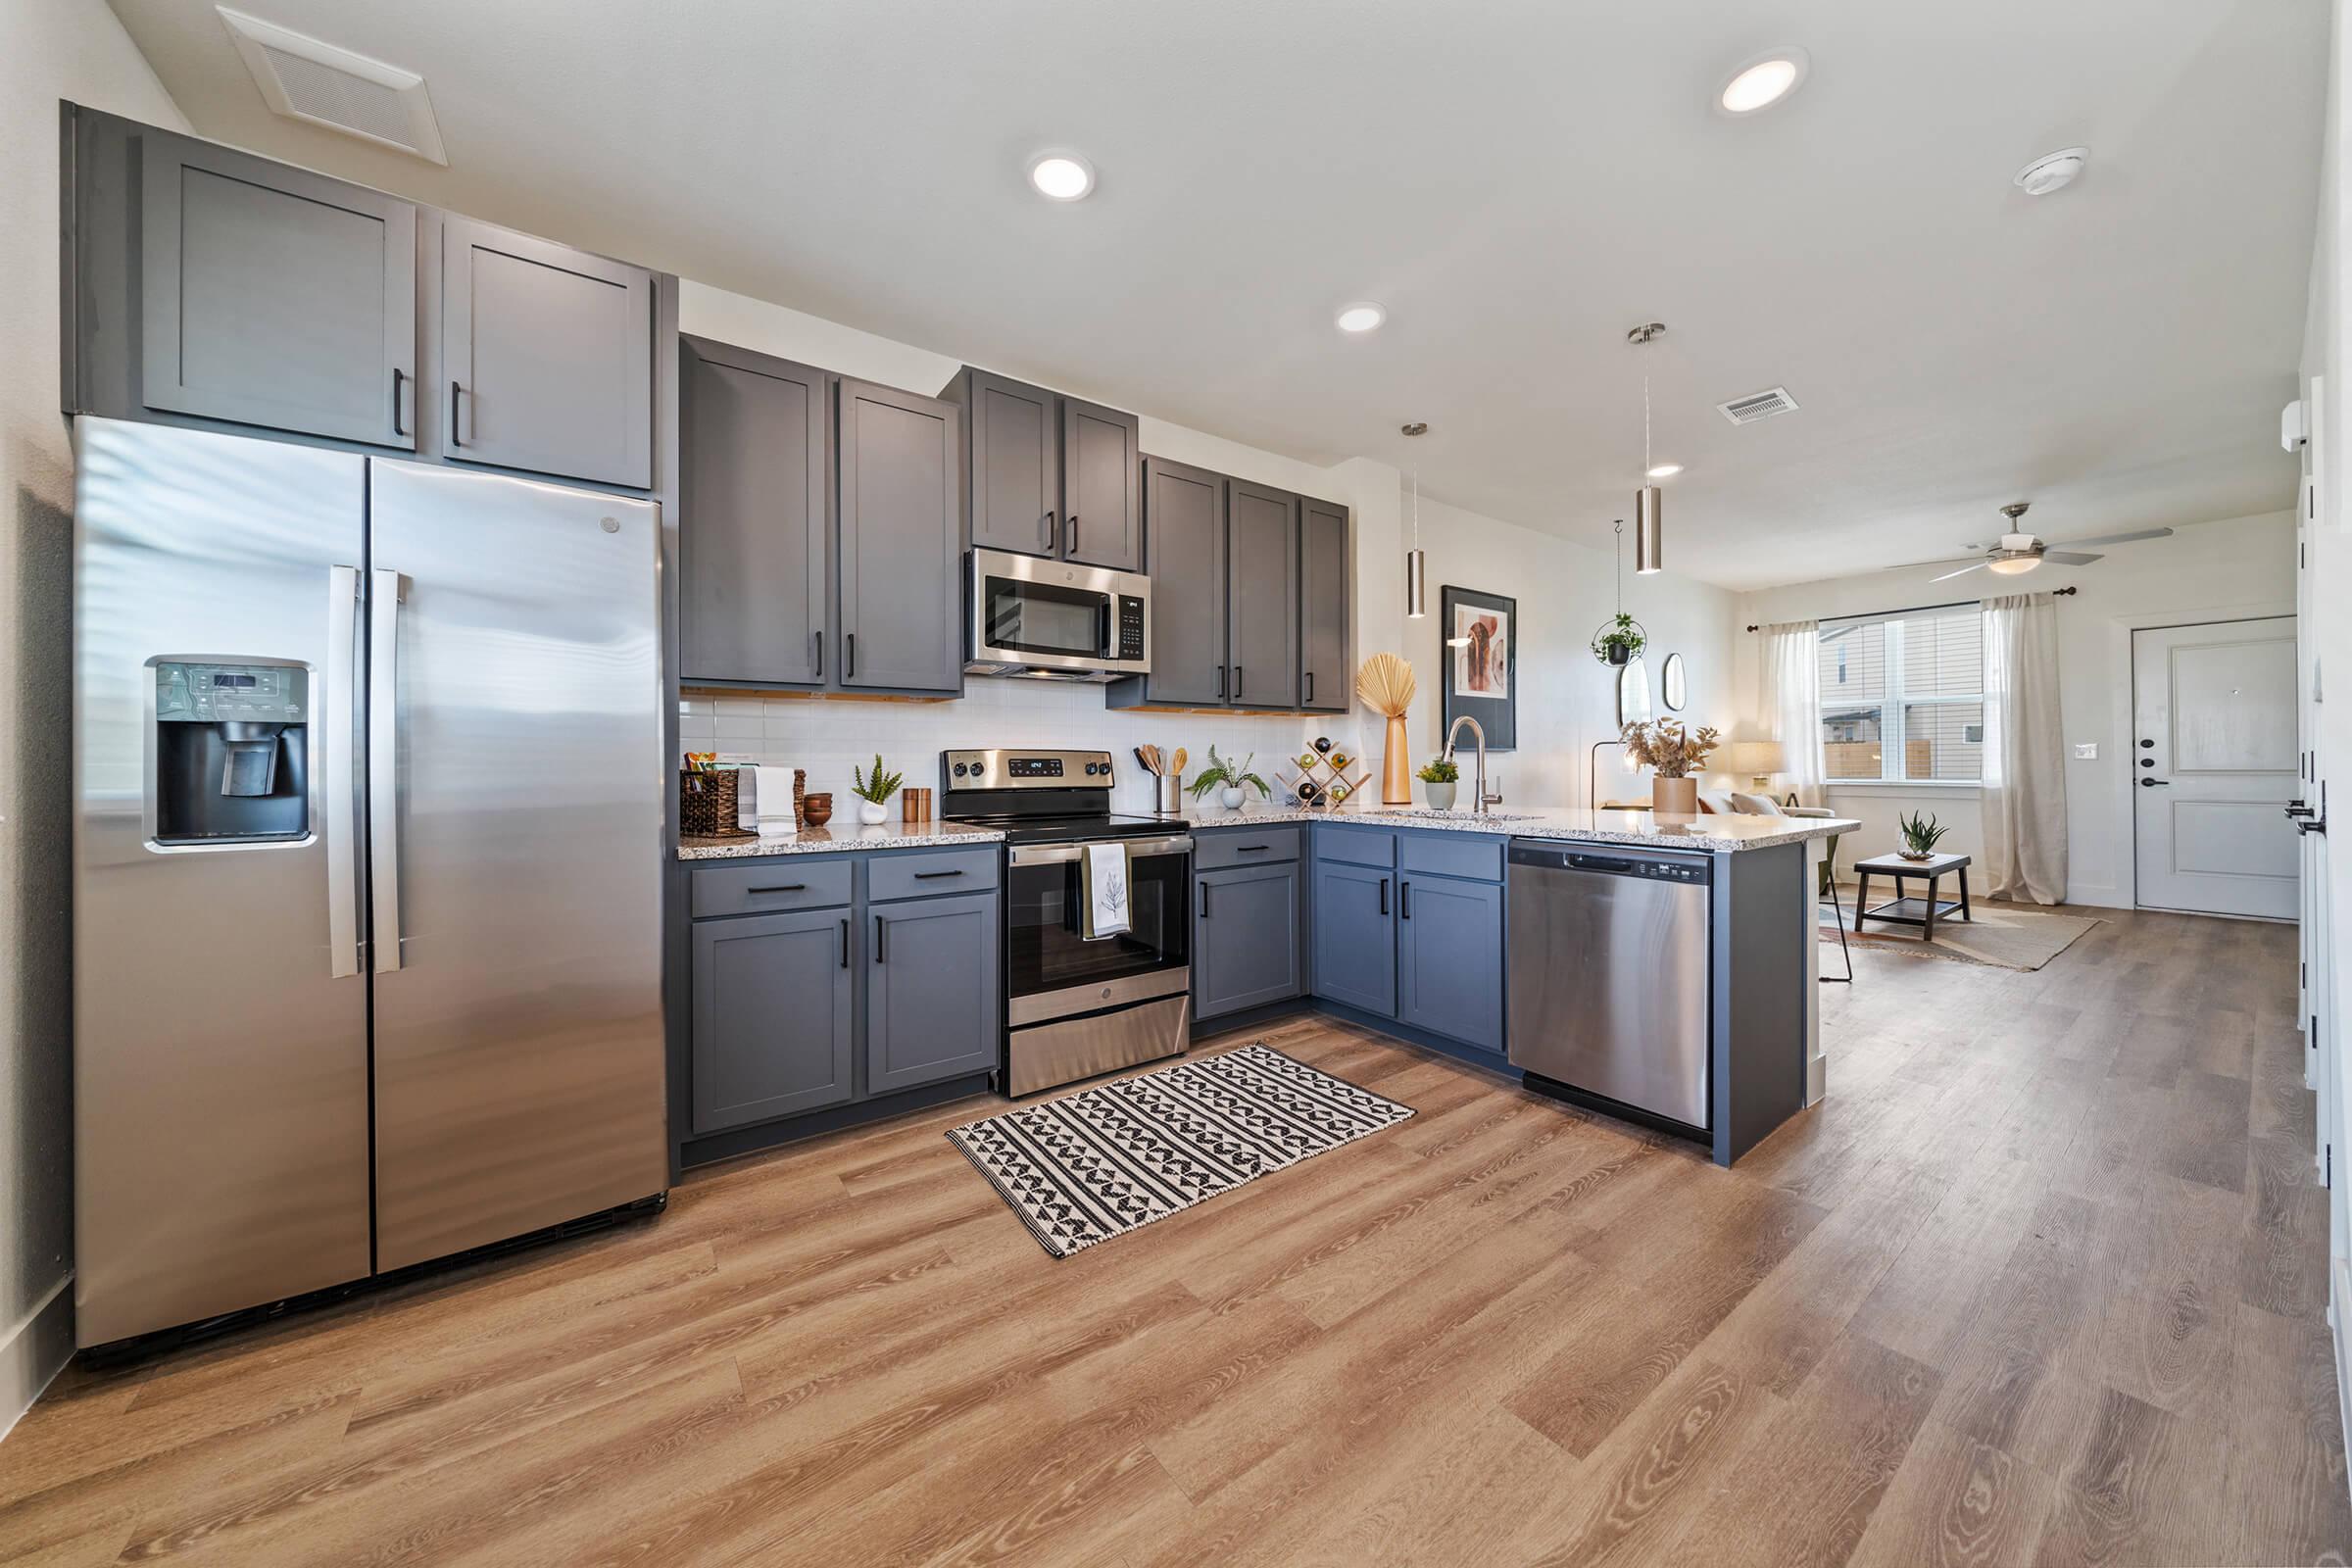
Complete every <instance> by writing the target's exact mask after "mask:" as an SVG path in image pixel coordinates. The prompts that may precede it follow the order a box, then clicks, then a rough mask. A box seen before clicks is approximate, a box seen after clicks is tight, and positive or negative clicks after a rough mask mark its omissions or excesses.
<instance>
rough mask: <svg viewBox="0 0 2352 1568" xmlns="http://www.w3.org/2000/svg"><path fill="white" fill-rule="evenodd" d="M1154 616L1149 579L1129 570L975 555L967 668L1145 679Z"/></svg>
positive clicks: (980, 552)
mask: <svg viewBox="0 0 2352 1568" xmlns="http://www.w3.org/2000/svg"><path fill="white" fill-rule="evenodd" d="M1150 611H1151V593H1150V588H1149V583H1148V579H1146V578H1143V577H1140V576H1137V575H1135V574H1133V573H1131V572H1122V571H1108V570H1105V569H1103V567H1100V566H1081V565H1077V564H1073V563H1069V562H1061V561H1047V560H1043V559H1041V558H1039V557H1036V556H1016V555H1012V554H1010V553H1009V552H1006V551H1003V550H975V551H973V552H972V557H971V626H972V646H971V651H970V658H969V663H970V664H971V665H972V666H973V667H975V668H978V669H980V670H982V671H983V672H996V671H1005V670H1013V669H1029V670H1043V671H1055V672H1063V673H1069V674H1077V675H1083V676H1088V677H1092V678H1096V679H1103V680H1107V679H1109V678H1111V677H1113V676H1116V675H1140V674H1143V673H1144V672H1145V671H1146V670H1148V669H1150V668H1151V661H1150V660H1149V659H1148V658H1147V657H1146V656H1145V650H1147V649H1148V648H1150V647H1151V642H1150V640H1149V630H1148V624H1147V622H1148V617H1149V615H1150Z"/></svg>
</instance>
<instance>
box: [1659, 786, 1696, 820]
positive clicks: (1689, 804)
mask: <svg viewBox="0 0 2352 1568" xmlns="http://www.w3.org/2000/svg"><path fill="white" fill-rule="evenodd" d="M1649 809H1651V810H1652V811H1654V812H1656V813H1657V814H1658V815H1660V816H1666V815H1680V816H1695V815H1697V814H1698V780H1696V779H1694V778H1690V777H1684V778H1653V779H1651V780H1650V781H1649Z"/></svg>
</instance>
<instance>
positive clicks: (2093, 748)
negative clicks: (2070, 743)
mask: <svg viewBox="0 0 2352 1568" xmlns="http://www.w3.org/2000/svg"><path fill="white" fill-rule="evenodd" d="M2075 760H2076V761H2078V762H2095V761H2097V760H2099V743H2098V742H2097V741H2077V742H2075Z"/></svg>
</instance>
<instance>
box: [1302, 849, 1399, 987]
mask: <svg viewBox="0 0 2352 1568" xmlns="http://www.w3.org/2000/svg"><path fill="white" fill-rule="evenodd" d="M1314 869H1315V898H1314V919H1313V927H1314V940H1315V995H1316V996H1319V997H1327V998H1329V999H1330V1000H1332V1001H1333V1002H1344V1003H1346V1004H1348V1005H1349V1006H1353V1007H1361V1008H1363V1009H1364V1011H1366V1012H1370V1013H1376V1014H1378V1015H1379V1016H1381V1017H1383V1018H1394V1017H1396V1016H1397V924H1396V920H1397V916H1396V913H1395V908H1394V904H1393V899H1392V895H1393V894H1394V893H1395V891H1396V880H1397V878H1396V873H1395V872H1393V871H1384V870H1382V869H1380V868H1379V867H1377V866H1369V865H1350V864H1348V863H1346V862H1344V861H1339V860H1322V859H1318V860H1316V861H1315V862H1314Z"/></svg>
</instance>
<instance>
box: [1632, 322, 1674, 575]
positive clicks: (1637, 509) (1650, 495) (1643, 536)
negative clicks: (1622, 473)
mask: <svg viewBox="0 0 2352 1568" xmlns="http://www.w3.org/2000/svg"><path fill="white" fill-rule="evenodd" d="M1665 335H1666V323H1665V322H1664V321H1651V322H1648V323H1646V324H1645V325H1642V326H1637V327H1635V328H1633V329H1632V330H1630V331H1628V332H1627V333H1626V334H1625V340H1626V341H1627V342H1628V343H1631V344H1633V345H1634V347H1636V348H1643V347H1646V346H1647V345H1648V344H1650V343H1651V342H1653V341H1655V340H1656V339H1658V338H1661V337H1664V336H1665ZM1655 466H1656V465H1655V464H1654V463H1652V462H1651V461H1650V451H1649V371H1648V370H1647V369H1644V370H1642V476H1643V481H1644V482H1643V483H1642V488H1641V489H1639V490H1636V491H1635V492H1634V571H1635V572H1636V574H1638V575H1640V576H1644V577H1646V576H1649V575H1651V574H1652V573H1654V572H1658V571H1662V570H1664V569H1665V564H1666V563H1665V555H1666V519H1665V500H1666V493H1665V492H1664V491H1662V490H1660V489H1659V488H1658V487H1657V486H1656V485H1655V484H1653V483H1649V482H1648V474H1649V472H1650V470H1651V469H1652V468H1653V467H1655Z"/></svg>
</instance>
